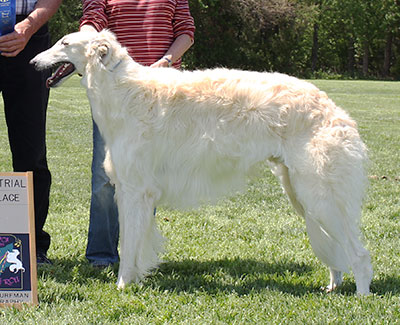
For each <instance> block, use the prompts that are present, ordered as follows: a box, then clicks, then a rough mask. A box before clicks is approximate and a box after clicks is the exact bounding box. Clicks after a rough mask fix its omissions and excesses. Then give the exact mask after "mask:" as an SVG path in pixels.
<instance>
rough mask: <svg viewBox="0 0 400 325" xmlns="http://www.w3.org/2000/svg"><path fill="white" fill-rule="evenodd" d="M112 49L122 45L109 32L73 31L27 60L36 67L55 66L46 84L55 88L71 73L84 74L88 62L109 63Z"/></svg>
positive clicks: (39, 68) (110, 62)
mask: <svg viewBox="0 0 400 325" xmlns="http://www.w3.org/2000/svg"><path fill="white" fill-rule="evenodd" d="M111 49H113V50H114V51H113V50H111ZM115 49H121V46H120V45H119V43H118V42H117V40H116V38H115V36H114V34H113V33H111V32H110V31H107V30H104V31H102V32H100V33H97V32H76V33H72V34H68V35H66V36H64V37H63V38H61V39H60V40H59V41H58V42H57V43H56V44H54V45H53V47H51V48H50V49H48V50H47V51H44V52H42V53H40V54H38V55H37V56H35V57H34V58H33V59H32V60H31V62H30V63H31V64H34V65H35V68H36V69H38V70H44V69H48V68H52V67H55V66H57V67H58V68H57V69H56V71H55V72H54V74H53V75H52V76H51V77H50V78H49V79H48V80H47V87H57V86H59V85H61V83H62V82H63V81H65V80H66V79H68V78H69V77H70V76H72V75H73V74H74V73H78V74H80V75H85V74H86V72H87V68H88V66H90V65H101V66H102V67H104V68H107V67H108V66H109V65H112V64H113V61H114V60H113V59H115V58H114V55H113V54H114V53H113V52H115Z"/></svg>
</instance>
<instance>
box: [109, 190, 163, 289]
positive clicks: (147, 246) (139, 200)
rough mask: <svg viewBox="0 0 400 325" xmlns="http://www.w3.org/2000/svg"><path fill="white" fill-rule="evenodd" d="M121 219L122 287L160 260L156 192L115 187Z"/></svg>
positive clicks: (139, 277) (145, 273) (119, 275)
mask: <svg viewBox="0 0 400 325" xmlns="http://www.w3.org/2000/svg"><path fill="white" fill-rule="evenodd" d="M116 198H117V204H118V212H119V220H120V240H121V242H120V244H121V245H120V246H121V254H120V256H121V262H120V266H119V272H118V281H117V285H118V288H119V289H123V288H125V286H126V285H127V284H129V283H131V282H134V281H135V282H138V281H140V280H141V279H142V278H143V277H144V276H146V275H147V274H148V273H149V272H150V271H151V269H152V268H154V267H156V266H157V265H158V263H159V260H158V253H159V251H160V249H161V246H162V237H161V236H160V234H159V232H158V229H157V227H156V222H155V218H154V202H155V200H154V195H152V193H151V192H150V191H137V192H136V191H134V190H130V189H128V187H125V188H124V186H116Z"/></svg>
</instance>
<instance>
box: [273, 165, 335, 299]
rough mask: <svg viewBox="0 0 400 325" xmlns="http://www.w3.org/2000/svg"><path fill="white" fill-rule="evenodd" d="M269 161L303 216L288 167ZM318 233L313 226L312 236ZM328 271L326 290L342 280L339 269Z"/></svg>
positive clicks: (291, 200)
mask: <svg viewBox="0 0 400 325" xmlns="http://www.w3.org/2000/svg"><path fill="white" fill-rule="evenodd" d="M270 163H271V170H272V173H273V174H274V175H275V176H276V177H277V178H278V179H279V180H280V182H281V185H282V187H283V190H284V191H285V193H286V194H287V196H288V198H289V201H290V202H291V203H292V205H293V207H294V209H295V210H296V211H297V213H298V214H299V215H300V216H302V217H303V218H305V211H304V208H303V206H302V205H301V204H300V202H299V201H298V200H297V197H296V193H295V190H294V188H293V186H292V184H291V181H290V177H289V169H288V168H287V166H286V165H284V164H282V163H279V162H277V161H271V162H270ZM314 228H315V227H314ZM308 230H309V231H310V226H309V227H308ZM318 233H319V236H323V235H324V234H323V233H320V229H318V228H315V229H314V230H312V235H313V237H316V236H317V234H318ZM319 240H322V239H317V238H313V241H319ZM329 271H330V283H329V285H328V286H327V287H326V290H327V291H328V292H330V291H333V290H335V289H336V288H337V287H338V286H339V285H340V284H341V283H342V281H343V280H342V279H343V273H342V272H341V271H337V270H335V269H333V268H331V267H329Z"/></svg>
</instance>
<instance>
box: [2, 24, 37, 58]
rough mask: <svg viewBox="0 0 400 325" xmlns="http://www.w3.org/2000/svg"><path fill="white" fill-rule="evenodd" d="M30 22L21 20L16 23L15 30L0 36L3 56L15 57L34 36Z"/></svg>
mask: <svg viewBox="0 0 400 325" xmlns="http://www.w3.org/2000/svg"><path fill="white" fill-rule="evenodd" d="M29 31H30V24H29V23H27V22H25V21H21V22H20V23H18V24H16V25H15V27H14V31H13V32H11V33H9V34H6V35H3V36H0V52H1V55H2V56H6V57H14V56H17V55H18V54H19V53H20V52H21V51H22V50H23V49H24V48H25V46H26V44H27V43H28V41H29V39H30V38H31V36H32V33H30V32H29Z"/></svg>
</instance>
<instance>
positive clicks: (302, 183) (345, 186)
mask: <svg viewBox="0 0 400 325" xmlns="http://www.w3.org/2000/svg"><path fill="white" fill-rule="evenodd" d="M282 170H283V174H282V173H281V177H280V178H281V180H282V183H283V186H284V188H285V190H286V192H287V193H288V196H289V198H290V201H291V202H292V203H293V205H294V206H295V208H296V210H297V211H298V212H299V213H300V214H303V216H304V218H305V221H306V227H307V232H308V234H309V237H310V243H311V246H312V248H313V250H314V252H315V254H316V255H317V257H318V258H319V259H320V260H321V261H322V262H324V263H325V264H327V265H328V266H329V269H330V277H331V280H330V284H329V286H328V287H327V291H332V290H334V289H335V288H336V287H337V286H339V285H340V284H341V283H342V272H348V271H349V267H351V269H352V270H353V273H354V276H355V280H356V285H357V292H358V293H359V294H368V293H369V285H370V282H371V279H372V267H371V263H370V256H369V253H368V251H367V250H366V249H365V248H364V247H363V245H362V243H361V241H360V239H359V238H360V235H361V233H360V230H359V225H358V220H359V216H360V214H361V197H362V193H360V191H361V192H362V189H361V188H362V185H360V184H359V182H357V181H355V184H356V186H353V185H352V184H351V183H349V180H351V178H352V175H343V176H342V177H338V178H336V179H329V180H328V179H325V178H324V177H323V176H321V174H319V173H318V172H317V171H315V170H314V171H313V168H311V167H310V168H309V169H307V172H304V171H303V172H301V173H299V172H297V171H293V170H292V171H290V170H289V169H288V170H287V173H285V168H284V167H281V171H282ZM355 174H357V173H355ZM282 175H283V176H282ZM353 177H354V176H353ZM285 178H287V179H285ZM358 186H360V187H361V188H358ZM302 212H303V213H302Z"/></svg>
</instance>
